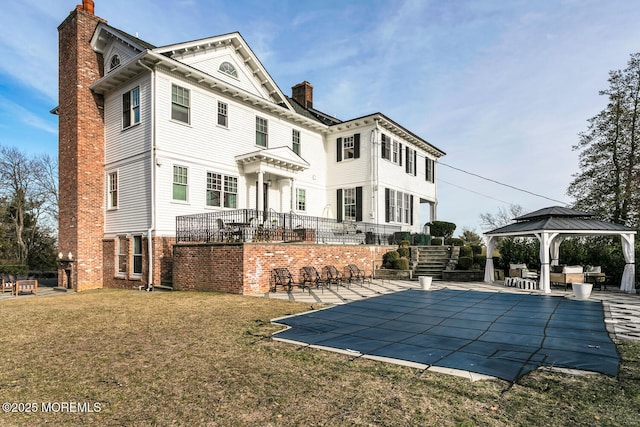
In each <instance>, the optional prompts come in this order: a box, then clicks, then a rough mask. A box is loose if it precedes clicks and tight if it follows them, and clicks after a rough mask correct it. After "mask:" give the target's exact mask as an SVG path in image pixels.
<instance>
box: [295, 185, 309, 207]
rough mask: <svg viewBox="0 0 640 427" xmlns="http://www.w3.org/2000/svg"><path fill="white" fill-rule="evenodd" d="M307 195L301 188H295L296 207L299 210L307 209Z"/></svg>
mask: <svg viewBox="0 0 640 427" xmlns="http://www.w3.org/2000/svg"><path fill="white" fill-rule="evenodd" d="M306 198H307V195H306V191H305V190H304V189H303V188H297V189H296V209H298V210H299V211H306V210H307V200H306Z"/></svg>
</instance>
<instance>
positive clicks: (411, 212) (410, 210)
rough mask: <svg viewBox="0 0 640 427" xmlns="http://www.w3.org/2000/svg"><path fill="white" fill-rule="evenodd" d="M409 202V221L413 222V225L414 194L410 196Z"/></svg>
mask: <svg viewBox="0 0 640 427" xmlns="http://www.w3.org/2000/svg"><path fill="white" fill-rule="evenodd" d="M409 203H410V205H409V206H410V207H409V221H410V222H411V225H413V194H412V195H411V196H409Z"/></svg>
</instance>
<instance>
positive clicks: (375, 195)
mask: <svg viewBox="0 0 640 427" xmlns="http://www.w3.org/2000/svg"><path fill="white" fill-rule="evenodd" d="M375 123H376V126H375V128H374V129H373V130H372V131H371V146H372V147H373V158H374V159H375V162H374V163H373V182H374V184H373V185H374V187H373V197H372V203H373V207H372V209H371V212H375V215H376V226H378V225H380V216H379V215H378V213H379V212H378V211H379V202H378V199H379V197H378V196H379V194H380V176H379V173H378V169H379V167H380V165H379V162H380V154H379V150H378V141H379V139H380V138H379V134H380V128H379V119H377V118H376V119H375ZM377 232H378V231H377V230H376V233H377Z"/></svg>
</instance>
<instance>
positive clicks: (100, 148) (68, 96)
mask: <svg viewBox="0 0 640 427" xmlns="http://www.w3.org/2000/svg"><path fill="white" fill-rule="evenodd" d="M100 22H106V21H105V20H103V19H101V18H98V17H96V16H95V15H94V3H93V1H91V0H89V1H86V0H83V2H82V5H78V6H77V7H76V9H74V10H72V11H71V13H70V14H69V16H68V17H67V18H66V19H65V20H64V21H63V22H62V24H60V26H59V27H58V43H59V45H58V74H59V76H58V115H59V117H58V130H59V132H58V164H59V174H58V175H59V188H60V189H59V191H60V199H59V200H60V203H59V210H58V212H59V213H58V229H59V234H58V245H59V251H60V253H62V254H63V258H64V259H67V258H70V261H71V262H70V263H67V265H72V266H73V268H72V269H71V271H72V275H71V279H70V282H71V283H69V284H68V287H69V288H74V289H76V290H78V291H81V290H86V289H94V288H100V287H102V277H103V271H102V263H103V258H102V257H103V254H102V239H103V236H104V116H103V114H104V109H103V108H104V100H103V98H102V96H100V95H97V94H94V93H93V92H92V91H91V89H89V86H90V85H91V83H93V82H94V81H96V80H98V79H99V78H100V77H101V76H102V73H103V58H102V55H100V54H98V53H96V52H94V51H93V49H92V48H91V45H90V41H91V38H92V36H93V34H94V32H95V29H96V26H97V25H98V24H99V23H100ZM69 254H71V256H68V255H69ZM61 265H63V263H61ZM61 268H62V267H59V271H58V284H59V285H60V286H62V285H63V284H64V285H67V284H66V283H64V282H65V280H66V278H67V275H66V274H64V273H65V271H60V269H61Z"/></svg>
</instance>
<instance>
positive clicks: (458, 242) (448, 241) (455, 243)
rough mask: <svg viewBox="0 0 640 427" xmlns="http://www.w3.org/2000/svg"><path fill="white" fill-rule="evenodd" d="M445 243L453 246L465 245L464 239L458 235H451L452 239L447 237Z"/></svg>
mask: <svg viewBox="0 0 640 427" xmlns="http://www.w3.org/2000/svg"><path fill="white" fill-rule="evenodd" d="M444 243H445V244H447V245H452V246H464V240H462V239H459V238H457V237H451V238H450V239H445V241H444Z"/></svg>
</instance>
